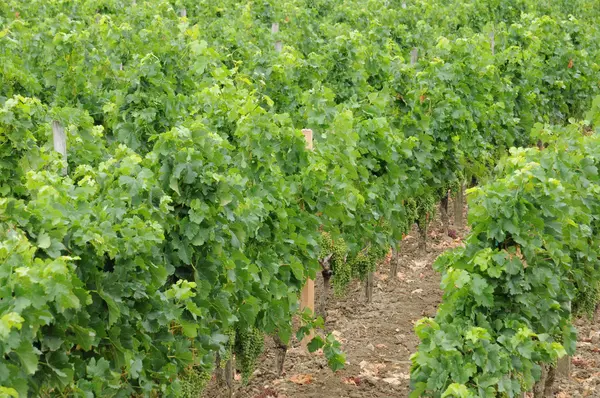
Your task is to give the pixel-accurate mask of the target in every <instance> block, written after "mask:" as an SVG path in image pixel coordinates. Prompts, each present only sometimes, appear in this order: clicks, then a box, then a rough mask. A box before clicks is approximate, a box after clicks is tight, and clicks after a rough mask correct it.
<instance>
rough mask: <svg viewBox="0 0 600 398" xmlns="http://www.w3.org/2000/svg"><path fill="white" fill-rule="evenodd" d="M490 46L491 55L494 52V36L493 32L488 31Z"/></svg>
mask: <svg viewBox="0 0 600 398" xmlns="http://www.w3.org/2000/svg"><path fill="white" fill-rule="evenodd" d="M490 47H491V48H492V55H494V54H496V38H495V37H494V32H492V33H490Z"/></svg>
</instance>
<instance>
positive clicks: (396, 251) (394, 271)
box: [390, 242, 401, 280]
mask: <svg viewBox="0 0 600 398" xmlns="http://www.w3.org/2000/svg"><path fill="white" fill-rule="evenodd" d="M400 244H401V243H400V242H398V243H396V247H392V263H391V264H390V274H391V275H390V278H391V279H392V280H396V276H397V275H398V265H399V264H400V247H401V246H400Z"/></svg>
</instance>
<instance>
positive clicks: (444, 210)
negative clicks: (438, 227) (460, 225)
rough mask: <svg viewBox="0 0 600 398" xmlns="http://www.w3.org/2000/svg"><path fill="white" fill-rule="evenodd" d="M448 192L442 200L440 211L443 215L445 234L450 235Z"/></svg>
mask: <svg viewBox="0 0 600 398" xmlns="http://www.w3.org/2000/svg"><path fill="white" fill-rule="evenodd" d="M448 201H449V198H448V192H447V191H446V194H445V195H444V196H442V200H441V201H440V213H441V217H442V228H443V229H444V236H448V226H449V225H448V224H450V221H449V217H448Z"/></svg>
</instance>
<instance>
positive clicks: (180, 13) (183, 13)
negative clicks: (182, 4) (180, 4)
mask: <svg viewBox="0 0 600 398" xmlns="http://www.w3.org/2000/svg"><path fill="white" fill-rule="evenodd" d="M179 16H180V17H181V18H185V17H187V9H185V8H182V9H181V10H179Z"/></svg>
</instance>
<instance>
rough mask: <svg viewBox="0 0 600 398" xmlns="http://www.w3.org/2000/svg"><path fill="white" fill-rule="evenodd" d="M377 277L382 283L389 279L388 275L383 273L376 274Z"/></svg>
mask: <svg viewBox="0 0 600 398" xmlns="http://www.w3.org/2000/svg"><path fill="white" fill-rule="evenodd" d="M375 277H376V278H377V279H379V280H380V281H384V280H386V279H387V278H388V274H382V273H379V272H375Z"/></svg>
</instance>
